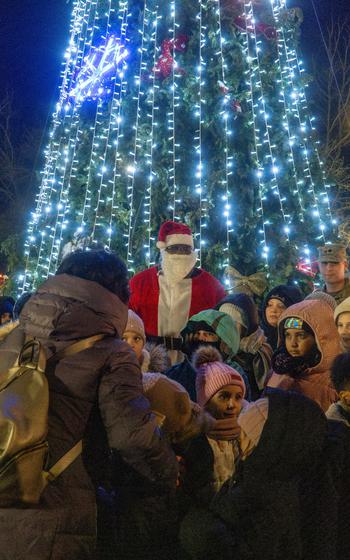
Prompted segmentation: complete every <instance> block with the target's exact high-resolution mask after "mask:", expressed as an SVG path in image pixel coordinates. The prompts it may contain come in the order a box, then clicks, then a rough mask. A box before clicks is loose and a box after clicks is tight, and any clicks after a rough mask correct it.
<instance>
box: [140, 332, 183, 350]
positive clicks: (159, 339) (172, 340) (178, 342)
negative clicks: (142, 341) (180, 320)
mask: <svg viewBox="0 0 350 560" xmlns="http://www.w3.org/2000/svg"><path fill="white" fill-rule="evenodd" d="M147 341H148V342H150V343H151V344H156V345H157V346H159V345H160V344H162V345H163V346H165V348H166V349H167V350H181V349H182V344H183V339H182V337H181V336H180V337H173V336H151V335H147Z"/></svg>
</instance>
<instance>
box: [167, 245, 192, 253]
mask: <svg viewBox="0 0 350 560" xmlns="http://www.w3.org/2000/svg"><path fill="white" fill-rule="evenodd" d="M165 250H166V252H167V253H170V254H171V255H190V254H191V253H192V247H191V246H190V245H169V247H166V248H165Z"/></svg>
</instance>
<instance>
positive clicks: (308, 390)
mask: <svg viewBox="0 0 350 560" xmlns="http://www.w3.org/2000/svg"><path fill="white" fill-rule="evenodd" d="M287 317H296V318H298V319H302V320H303V321H305V322H306V323H307V324H308V325H309V326H310V327H311V329H312V330H313V332H314V335H315V338H316V343H317V347H318V349H319V351H320V352H321V360H320V361H319V363H318V364H317V365H316V366H314V367H311V368H309V369H306V370H305V372H304V373H303V375H302V376H301V377H297V378H294V377H293V372H292V371H291V372H290V374H288V375H279V374H277V373H275V372H274V373H273V374H272V376H271V378H270V379H269V382H268V384H267V385H268V387H278V388H279V389H284V390H291V391H298V392H299V393H303V394H304V395H305V396H306V397H309V398H310V399H312V400H314V401H316V402H317V403H318V404H319V405H320V407H321V408H322V409H323V410H324V411H325V412H326V411H327V410H328V408H329V407H330V405H331V404H332V403H333V402H335V401H336V400H337V399H338V395H337V392H336V390H335V389H334V387H333V385H332V382H331V378H330V368H331V365H332V362H333V360H334V358H335V357H336V356H337V355H338V354H339V353H340V351H341V350H340V340H339V335H338V332H337V329H336V326H335V324H334V320H333V313H332V309H331V308H330V306H329V305H328V303H325V302H323V301H320V300H308V301H307V300H305V301H302V302H300V303H297V304H295V305H292V306H291V307H288V309H287V310H286V311H284V312H283V313H282V315H281V317H280V321H279V324H278V328H279V332H280V335H281V329H283V324H284V321H285V320H286V319H287Z"/></svg>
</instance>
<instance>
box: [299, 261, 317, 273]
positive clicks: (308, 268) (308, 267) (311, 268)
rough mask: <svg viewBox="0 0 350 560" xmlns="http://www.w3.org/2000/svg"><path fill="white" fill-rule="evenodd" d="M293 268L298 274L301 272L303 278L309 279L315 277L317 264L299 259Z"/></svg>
mask: <svg viewBox="0 0 350 560" xmlns="http://www.w3.org/2000/svg"><path fill="white" fill-rule="evenodd" d="M295 268H296V269H297V271H298V272H302V273H303V274H305V276H309V277H310V278H315V276H316V275H317V264H316V263H314V264H312V263H311V262H310V261H309V260H305V259H299V262H298V264H297V265H296V267H295ZM315 268H316V270H315Z"/></svg>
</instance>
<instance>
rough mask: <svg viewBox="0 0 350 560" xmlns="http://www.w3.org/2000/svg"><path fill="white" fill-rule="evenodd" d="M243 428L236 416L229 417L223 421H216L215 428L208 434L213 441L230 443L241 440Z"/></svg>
mask: <svg viewBox="0 0 350 560" xmlns="http://www.w3.org/2000/svg"><path fill="white" fill-rule="evenodd" d="M240 433H241V428H240V426H239V424H238V422H237V417H236V416H229V417H228V418H223V419H221V420H216V421H215V425H214V428H213V429H212V430H211V431H210V432H209V433H208V436H209V437H211V438H213V439H219V440H220V439H221V440H225V441H230V440H232V439H237V438H239V435H240Z"/></svg>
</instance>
